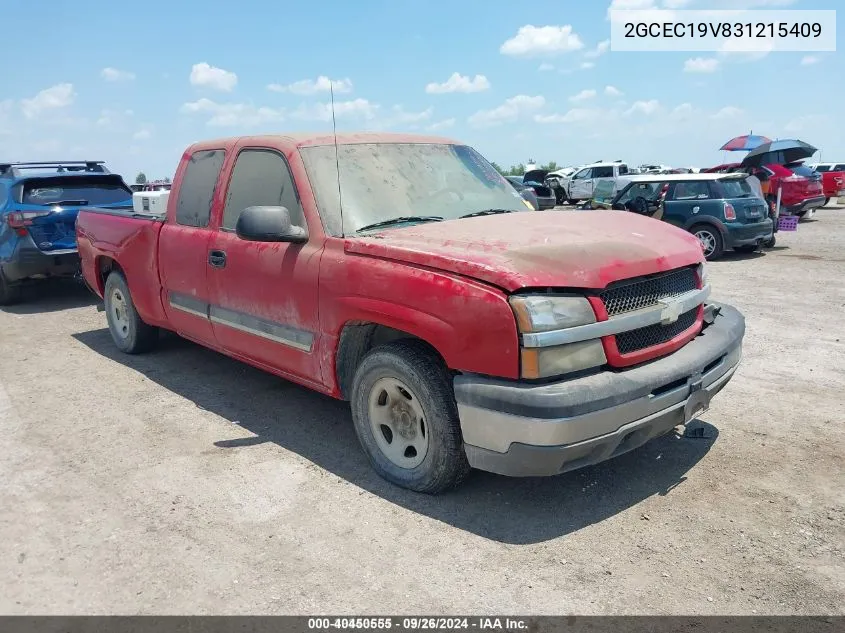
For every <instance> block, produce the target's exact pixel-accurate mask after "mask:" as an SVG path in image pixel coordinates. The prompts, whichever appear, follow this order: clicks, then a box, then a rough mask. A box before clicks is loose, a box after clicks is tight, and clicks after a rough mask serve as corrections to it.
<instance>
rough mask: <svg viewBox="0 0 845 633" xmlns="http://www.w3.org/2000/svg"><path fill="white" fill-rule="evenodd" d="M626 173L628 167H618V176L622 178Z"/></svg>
mask: <svg viewBox="0 0 845 633" xmlns="http://www.w3.org/2000/svg"><path fill="white" fill-rule="evenodd" d="M627 173H628V165H619V175H620V176H624V175H625V174H627Z"/></svg>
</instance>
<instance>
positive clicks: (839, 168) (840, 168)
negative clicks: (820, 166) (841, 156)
mask: <svg viewBox="0 0 845 633" xmlns="http://www.w3.org/2000/svg"><path fill="white" fill-rule="evenodd" d="M833 171H845V163H839V164H838V165H836V166H835V167H834V168H833Z"/></svg>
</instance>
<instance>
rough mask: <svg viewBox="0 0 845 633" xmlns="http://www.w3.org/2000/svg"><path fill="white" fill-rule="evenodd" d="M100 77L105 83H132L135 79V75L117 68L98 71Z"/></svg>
mask: <svg viewBox="0 0 845 633" xmlns="http://www.w3.org/2000/svg"><path fill="white" fill-rule="evenodd" d="M100 77H102V78H103V79H105V80H106V81H132V80H133V79H135V73H131V72H129V71H128V70H118V69H117V68H111V67H108V68H103V69H102V70H101V71H100Z"/></svg>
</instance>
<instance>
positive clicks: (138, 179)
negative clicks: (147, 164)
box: [135, 171, 147, 185]
mask: <svg viewBox="0 0 845 633" xmlns="http://www.w3.org/2000/svg"><path fill="white" fill-rule="evenodd" d="M135 184H136V185H146V184H147V174H145V173H144V172H142V171H139V172H138V175H137V176H135Z"/></svg>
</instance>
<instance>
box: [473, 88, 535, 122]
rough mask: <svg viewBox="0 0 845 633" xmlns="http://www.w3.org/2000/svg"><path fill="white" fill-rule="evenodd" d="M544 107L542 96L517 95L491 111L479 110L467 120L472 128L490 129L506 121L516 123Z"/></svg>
mask: <svg viewBox="0 0 845 633" xmlns="http://www.w3.org/2000/svg"><path fill="white" fill-rule="evenodd" d="M544 105H546V100H545V98H543V97H542V96H539V95H538V96H536V97H529V96H527V95H517V96H515V97H511V98H510V99H507V100H506V101H505V102H504V103H503V104H502V105H500V106H499V107H497V108H493V109H492V110H479V111H478V112H476V113H475V114H473V115H471V116H470V117H469V119H467V120H468V121H469V124H470V125H472V126H474V127H491V126H494V125H501V124H502V123H505V122H508V121H516V120H517V119H519V118H520V117H522V116H524V115H526V114H530V113H532V112H535V111H537V110H539V109H540V108H542V107H543V106H544Z"/></svg>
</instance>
